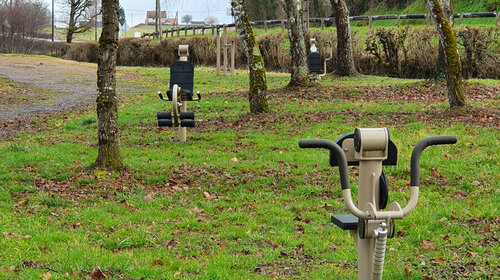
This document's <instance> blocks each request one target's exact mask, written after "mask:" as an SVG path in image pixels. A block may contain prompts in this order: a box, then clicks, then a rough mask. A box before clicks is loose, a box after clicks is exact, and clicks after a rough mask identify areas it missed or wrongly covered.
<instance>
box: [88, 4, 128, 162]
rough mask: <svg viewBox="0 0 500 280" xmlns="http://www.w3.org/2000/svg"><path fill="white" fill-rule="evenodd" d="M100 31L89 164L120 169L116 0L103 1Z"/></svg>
mask: <svg viewBox="0 0 500 280" xmlns="http://www.w3.org/2000/svg"><path fill="white" fill-rule="evenodd" d="M102 22H103V26H102V34H101V38H100V39H99V57H98V61H97V87H98V89H99V92H98V94H97V122H98V146H99V152H98V155H97V159H96V161H95V163H94V164H93V165H92V166H91V167H90V168H98V169H106V170H115V171H118V170H121V169H122V168H123V163H122V158H121V153H120V138H119V135H120V130H119V126H118V100H117V97H116V78H115V73H116V59H117V52H118V51H117V50H118V0H103V1H102Z"/></svg>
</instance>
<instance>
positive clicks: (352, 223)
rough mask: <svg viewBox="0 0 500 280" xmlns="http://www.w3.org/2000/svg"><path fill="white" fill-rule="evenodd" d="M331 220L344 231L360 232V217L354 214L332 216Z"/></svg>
mask: <svg viewBox="0 0 500 280" xmlns="http://www.w3.org/2000/svg"><path fill="white" fill-rule="evenodd" d="M330 219H331V221H332V223H334V224H335V225H337V226H338V227H339V228H341V229H343V230H358V217H356V216H354V215H353V214H343V215H341V214H339V215H332V216H331V218H330Z"/></svg>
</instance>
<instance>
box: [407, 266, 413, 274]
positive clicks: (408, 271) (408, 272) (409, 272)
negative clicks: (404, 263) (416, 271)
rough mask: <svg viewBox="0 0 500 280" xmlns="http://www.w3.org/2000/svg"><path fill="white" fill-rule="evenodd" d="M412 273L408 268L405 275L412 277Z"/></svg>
mask: <svg viewBox="0 0 500 280" xmlns="http://www.w3.org/2000/svg"><path fill="white" fill-rule="evenodd" d="M412 273H413V272H412V271H411V270H410V269H409V268H408V267H405V274H406V276H410V275H412Z"/></svg>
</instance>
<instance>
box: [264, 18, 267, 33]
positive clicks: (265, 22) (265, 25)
mask: <svg viewBox="0 0 500 280" xmlns="http://www.w3.org/2000/svg"><path fill="white" fill-rule="evenodd" d="M264 30H265V31H267V20H264Z"/></svg>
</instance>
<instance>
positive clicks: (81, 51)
mask: <svg viewBox="0 0 500 280" xmlns="http://www.w3.org/2000/svg"><path fill="white" fill-rule="evenodd" d="M98 54H99V45H98V43H97V42H78V43H72V44H70V45H69V49H68V52H67V53H66V55H64V58H65V59H71V60H76V61H80V62H92V63H97V56H98Z"/></svg>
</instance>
